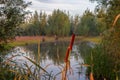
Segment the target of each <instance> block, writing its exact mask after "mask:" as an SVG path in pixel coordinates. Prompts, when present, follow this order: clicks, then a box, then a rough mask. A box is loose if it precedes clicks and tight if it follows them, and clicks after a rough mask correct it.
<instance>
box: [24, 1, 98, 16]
mask: <svg viewBox="0 0 120 80" xmlns="http://www.w3.org/2000/svg"><path fill="white" fill-rule="evenodd" d="M25 1H26V2H29V1H30V2H32V5H30V6H29V7H28V8H27V9H28V10H30V11H33V12H34V11H35V10H36V11H38V12H40V11H43V12H46V13H47V14H51V13H52V11H53V10H54V9H60V10H63V11H69V13H70V15H82V14H83V13H84V11H85V10H86V9H89V10H90V11H92V12H94V8H95V6H96V5H97V3H91V2H89V0H25Z"/></svg>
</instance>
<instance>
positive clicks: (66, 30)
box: [21, 9, 106, 36]
mask: <svg viewBox="0 0 120 80" xmlns="http://www.w3.org/2000/svg"><path fill="white" fill-rule="evenodd" d="M105 29H106V24H105V22H104V11H102V10H101V11H99V12H98V13H97V14H94V13H92V12H90V11H89V10H86V11H85V12H84V14H83V15H82V16H81V17H80V16H79V15H75V16H74V17H71V16H70V15H69V13H66V12H65V11H61V10H59V9H57V10H54V11H53V12H52V14H50V15H47V14H46V13H45V12H40V14H39V13H38V12H37V11H35V12H34V14H33V15H31V16H29V19H28V20H27V21H26V23H25V24H23V25H21V31H22V30H23V31H22V32H21V35H23V36H24V35H29V36H36V35H47V36H52V35H57V36H69V35H71V34H72V33H75V34H76V35H80V36H97V35H99V34H100V33H102V32H103V31H104V30H105Z"/></svg>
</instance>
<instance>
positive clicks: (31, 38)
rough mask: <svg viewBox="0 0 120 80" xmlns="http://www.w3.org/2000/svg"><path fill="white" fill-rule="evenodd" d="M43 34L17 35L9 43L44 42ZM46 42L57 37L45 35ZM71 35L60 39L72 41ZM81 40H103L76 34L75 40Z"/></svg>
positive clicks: (97, 41) (96, 41) (14, 44)
mask: <svg viewBox="0 0 120 80" xmlns="http://www.w3.org/2000/svg"><path fill="white" fill-rule="evenodd" d="M42 38H43V37H42V36H23V37H16V38H15V40H13V41H12V42H10V43H9V45H11V46H21V45H26V44H32V43H38V42H39V41H40V42H41V43H43V41H42ZM44 39H45V41H44V43H45V42H54V41H55V37H53V36H52V37H47V36H45V37H44ZM70 40H71V37H59V38H58V41H70ZM78 41H79V42H80V41H91V42H95V43H99V42H100V41H101V37H81V36H76V37H75V42H78Z"/></svg>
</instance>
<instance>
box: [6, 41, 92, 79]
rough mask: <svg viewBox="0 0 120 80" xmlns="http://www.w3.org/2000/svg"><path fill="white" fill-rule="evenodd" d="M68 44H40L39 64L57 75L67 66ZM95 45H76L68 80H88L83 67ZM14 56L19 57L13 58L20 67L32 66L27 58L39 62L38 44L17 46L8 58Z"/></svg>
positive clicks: (86, 43) (59, 76)
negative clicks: (86, 57) (24, 64)
mask: <svg viewBox="0 0 120 80" xmlns="http://www.w3.org/2000/svg"><path fill="white" fill-rule="evenodd" d="M68 45H69V43H68V42H58V43H54V42H53V43H42V44H40V60H39V64H40V66H42V67H43V68H45V67H46V66H48V65H49V66H48V67H47V68H46V70H47V71H48V72H52V74H54V75H55V74H57V73H59V72H60V71H61V69H62V68H63V67H62V66H64V65H65V55H66V50H67V47H68ZM93 45H94V44H92V43H90V42H83V43H76V44H74V46H73V49H72V51H71V53H70V66H71V71H72V73H70V72H69V71H68V73H67V78H68V80H88V77H87V73H86V69H87V68H86V67H84V66H82V65H81V64H84V63H85V62H84V56H86V55H87V54H88V53H89V52H88V51H89V49H90V48H92V47H93ZM14 55H19V56H16V57H14V58H13V60H14V61H15V62H17V63H18V64H19V65H21V66H23V65H22V64H23V63H25V62H27V64H29V65H32V63H31V62H30V61H28V60H27V59H26V58H25V57H23V56H26V57H28V58H31V59H32V60H34V61H38V44H30V45H26V46H17V47H15V48H14V49H13V50H11V51H10V52H9V53H8V54H7V55H6V57H11V56H14ZM56 80H61V74H59V75H58V76H57V77H56Z"/></svg>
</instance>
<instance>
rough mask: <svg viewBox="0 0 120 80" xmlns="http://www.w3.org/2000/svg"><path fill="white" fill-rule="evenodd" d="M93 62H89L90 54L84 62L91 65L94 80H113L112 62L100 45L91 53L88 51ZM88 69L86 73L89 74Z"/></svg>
mask: <svg viewBox="0 0 120 80" xmlns="http://www.w3.org/2000/svg"><path fill="white" fill-rule="evenodd" d="M90 52H91V54H92V56H93V60H92V61H91V54H89V56H87V58H86V62H87V63H88V64H93V75H94V78H95V80H104V78H105V79H107V80H114V79H115V73H114V71H113V70H114V64H113V63H114V62H113V61H112V60H111V59H110V57H109V56H108V55H107V54H106V52H105V51H104V48H103V46H102V45H97V46H96V47H95V48H94V49H93V50H92V51H90ZM90 70H91V69H90V68H88V70H87V71H88V73H90Z"/></svg>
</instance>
